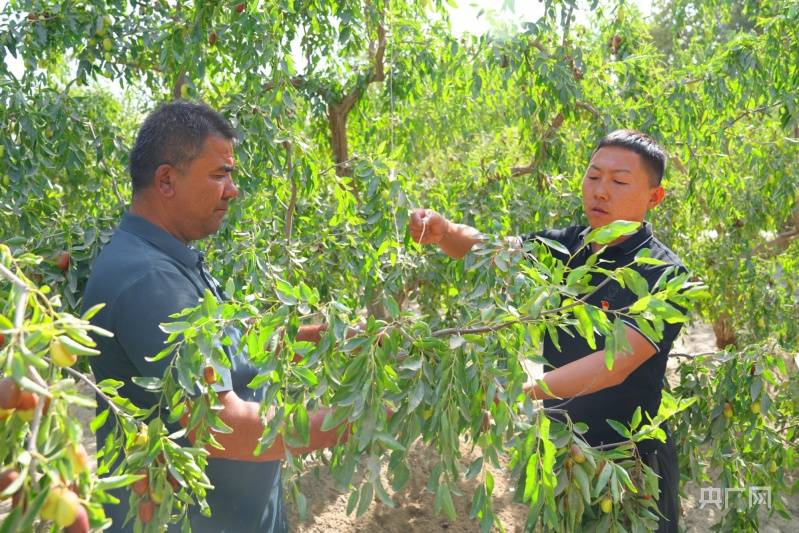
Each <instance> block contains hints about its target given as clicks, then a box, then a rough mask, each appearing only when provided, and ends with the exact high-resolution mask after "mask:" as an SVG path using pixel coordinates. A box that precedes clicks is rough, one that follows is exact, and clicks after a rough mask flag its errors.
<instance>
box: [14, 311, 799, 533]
mask: <svg viewBox="0 0 799 533" xmlns="http://www.w3.org/2000/svg"><path fill="white" fill-rule="evenodd" d="M711 351H715V346H714V337H713V332H712V330H711V329H710V328H709V327H708V326H704V325H700V326H692V327H690V328H687V330H686V331H685V332H684V333H683V334H682V335H681V337H680V338H679V339H678V340H677V342H676V343H675V346H674V350H673V352H675V353H694V354H695V353H702V352H711ZM678 364H679V360H678V359H671V360H670V362H669V368H670V370H671V371H670V381H672V380H674V369H675V368H676V366H677V365H678ZM530 371H531V372H532V373H538V372H540V369H539V368H535V367H531V368H530ZM86 392H87V394H88V393H89V391H88V389H87V390H86ZM75 414H76V416H78V417H79V418H80V419H81V420H82V421H83V423H84V427H85V428H86V430H85V431H86V434H85V435H84V445H85V447H86V449H87V451H88V452H89V453H90V454H91V455H92V458H93V456H94V452H95V450H96V446H95V441H94V437H93V435H91V434H90V433H89V432H88V425H89V422H90V421H91V419H92V417H93V412H91V411H89V410H86V409H77V410H76V413H75ZM461 453H462V455H463V459H462V465H463V466H464V468H465V467H466V466H468V465H469V463H471V461H473V460H474V459H475V458H476V453H474V452H472V451H470V447H469V446H468V445H467V444H466V443H463V444H462V446H461ZM435 462H436V452H435V450H433V449H431V448H429V447H427V446H425V445H423V444H421V443H417V444H416V445H415V446H414V447H413V448H412V449H411V451H410V454H409V465H410V466H411V478H410V480H409V481H408V485H407V486H406V488H405V489H404V490H403V491H402V492H400V493H397V494H395V493H393V492H392V491H391V489H390V488H389V494H390V495H391V497H392V500H393V501H394V503H395V507H394V508H393V509H392V508H389V507H388V506H386V505H384V504H382V503H380V502H379V501H377V500H375V502H373V503H372V505H371V506H370V508H369V509H368V511H367V512H366V514H364V515H363V516H362V517H360V518H358V519H356V518H355V517H354V515H347V498H348V494H345V493H341V492H339V491H338V490H337V489H336V488H335V486H334V483H333V481H332V479H331V477H330V476H329V475H327V474H326V473H325V469H326V467H324V465H320V464H317V463H314V462H309V463H308V470H307V471H306V472H305V473H304V474H303V475H302V477H301V478H300V486H301V489H302V491H303V493H304V494H305V496H306V498H307V500H308V518H307V520H305V521H304V522H302V521H300V520H299V518H298V516H297V513H296V509H294V508H292V506H291V505H289V515H290V523H291V529H292V531H294V532H296V533H323V532H324V533H328V532H335V533H355V532H359V533H360V532H380V533H410V532H420V533H422V532H423V533H432V532H438V531H442V532H464V533H467V532H473V531H479V528H478V525H477V523H476V522H474V521H472V520H470V519H469V517H468V515H469V508H470V506H471V498H472V490H473V488H474V486H475V481H474V480H473V481H471V482H463V483H461V484H460V485H459V486H458V488H459V489H460V492H461V495H460V496H457V495H453V500H454V502H455V507H456V511H457V515H458V518H457V519H456V520H455V521H454V522H450V521H449V520H448V519H447V518H446V517H445V516H443V515H438V514H436V513H435V512H434V510H433V500H434V496H433V494H432V493H430V492H428V491H426V490H425V485H426V483H427V477H428V475H429V473H430V470H431V469H432V467H433V465H434V464H435ZM316 466H319V468H315V467H316ZM491 470H492V473H493V474H494V478H495V488H494V494H495V500H494V509H495V510H496V512H497V514H498V516H499V517H500V520H501V522H502V525H503V527H504V528H505V530H506V531H509V532H514V533H516V532H521V531H523V526H524V522H525V518H526V516H527V509H526V507H525V506H523V505H519V504H516V503H513V502H512V498H513V491H512V487H511V485H510V479H509V477H508V476H507V475H506V472H504V471H501V470H500V471H498V470H496V469H493V468H492V469H491ZM384 479H385V478H384ZM384 486H386V487H390V484H389V483H384ZM699 500H700V488H699V487H698V486H696V484H694V483H689V484H687V485H686V487H685V498H684V499H683V500H682V509H683V516H682V524H681V525H682V527H683V528H684V529H685V531H687V532H688V533H699V532H705V531H710V530H711V529H710V528H711V526H712V525H713V524H715V523H716V521H717V520H718V515H719V511H718V510H716V508H715V507H713V506H706V507H705V508H704V509H700V508H699ZM787 504H788V508H789V512H790V513H791V515H792V518H791V519H790V520H785V519H783V518H782V517H779V516H776V515H775V516H772V517H766V516H765V515H764V516H763V518H764V520H765V521H764V522H763V526H762V527H761V531H763V532H765V533H778V532H786V533H787V532H791V533H794V532H796V531H799V494H796V495H794V496H793V497H792V498H790V499H788V501H787ZM7 511H8V502H3V503H2V504H0V521H2V517H3V515H4V514H5V513H6V512H7Z"/></svg>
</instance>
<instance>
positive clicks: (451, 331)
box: [430, 277, 614, 337]
mask: <svg viewBox="0 0 799 533" xmlns="http://www.w3.org/2000/svg"><path fill="white" fill-rule="evenodd" d="M613 279H614V278H611V277H607V278H605V279H604V280H602V282H601V283H599V285H597V286H596V287H594V290H592V291H591V292H589V293H588V294H586V295H585V296H583V297H582V298H580V299H578V300H575V301H574V302H572V303H570V304H568V305H563V306H561V307H558V308H556V309H547V310H544V311H541V312H540V313H539V314H538V315H537V316H534V317H533V316H526V317H522V318H517V319H516V320H510V321H508V322H503V323H501V324H494V325H492V326H477V327H472V328H445V329H440V330H438V331H434V332H433V333H431V334H430V336H431V337H444V336H448V335H465V334H469V333H491V332H494V331H499V330H501V329H505V328H509V327H511V326H514V325H516V324H526V323H527V322H532V321H534V320H538V318H540V317H542V316H546V315H552V314H555V313H560V312H563V311H566V310H568V309H571V308H572V307H576V306H578V305H580V304H584V303H585V302H586V300H588V298H590V297H591V296H593V295H594V294H596V292H597V291H598V290H599V289H601V288H602V287H604V286H605V285H606V284H608V283H610V282H611V281H613Z"/></svg>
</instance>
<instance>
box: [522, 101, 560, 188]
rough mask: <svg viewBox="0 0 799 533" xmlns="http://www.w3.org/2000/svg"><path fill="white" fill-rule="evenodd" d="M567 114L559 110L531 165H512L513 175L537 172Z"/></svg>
mask: <svg viewBox="0 0 799 533" xmlns="http://www.w3.org/2000/svg"><path fill="white" fill-rule="evenodd" d="M564 119H565V116H564V115H563V112H562V111H559V112H558V114H557V115H555V118H553V119H552V122H550V124H549V127H548V128H547V131H546V132H544V135H543V136H542V137H541V148H540V149H539V150H538V151H537V152H536V154H535V155H534V156H533V159H532V160H531V161H530V164H529V165H522V166H515V167H511V169H510V172H511V176H514V177H515V176H522V175H524V174H533V173H535V171H536V169H537V168H538V165H540V164H541V162H542V161H543V160H544V159H545V158H546V157H547V155H548V150H547V145H548V144H549V143H550V142H552V139H553V138H554V137H555V134H556V133H557V132H558V130H559V129H560V127H561V126H562V125H563V120H564Z"/></svg>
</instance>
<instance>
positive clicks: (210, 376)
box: [203, 365, 216, 385]
mask: <svg viewBox="0 0 799 533" xmlns="http://www.w3.org/2000/svg"><path fill="white" fill-rule="evenodd" d="M203 379H204V380H205V382H206V383H207V384H208V385H213V384H214V383H216V370H214V367H212V366H210V365H209V366H207V367H205V368H203Z"/></svg>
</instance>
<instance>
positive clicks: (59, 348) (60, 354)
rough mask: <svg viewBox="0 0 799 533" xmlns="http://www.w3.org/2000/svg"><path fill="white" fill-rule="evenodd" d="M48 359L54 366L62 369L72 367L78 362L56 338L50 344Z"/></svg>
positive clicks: (76, 357)
mask: <svg viewBox="0 0 799 533" xmlns="http://www.w3.org/2000/svg"><path fill="white" fill-rule="evenodd" d="M50 357H51V358H52V360H53V362H54V363H55V364H57V365H58V366H60V367H63V368H66V367H70V366H72V365H74V364H75V362H76V361H77V360H78V356H77V355H76V354H74V353H69V351H68V350H67V349H66V348H65V347H64V345H63V344H62V343H61V341H60V340H58V339H57V338H55V339H53V342H51V343H50Z"/></svg>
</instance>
